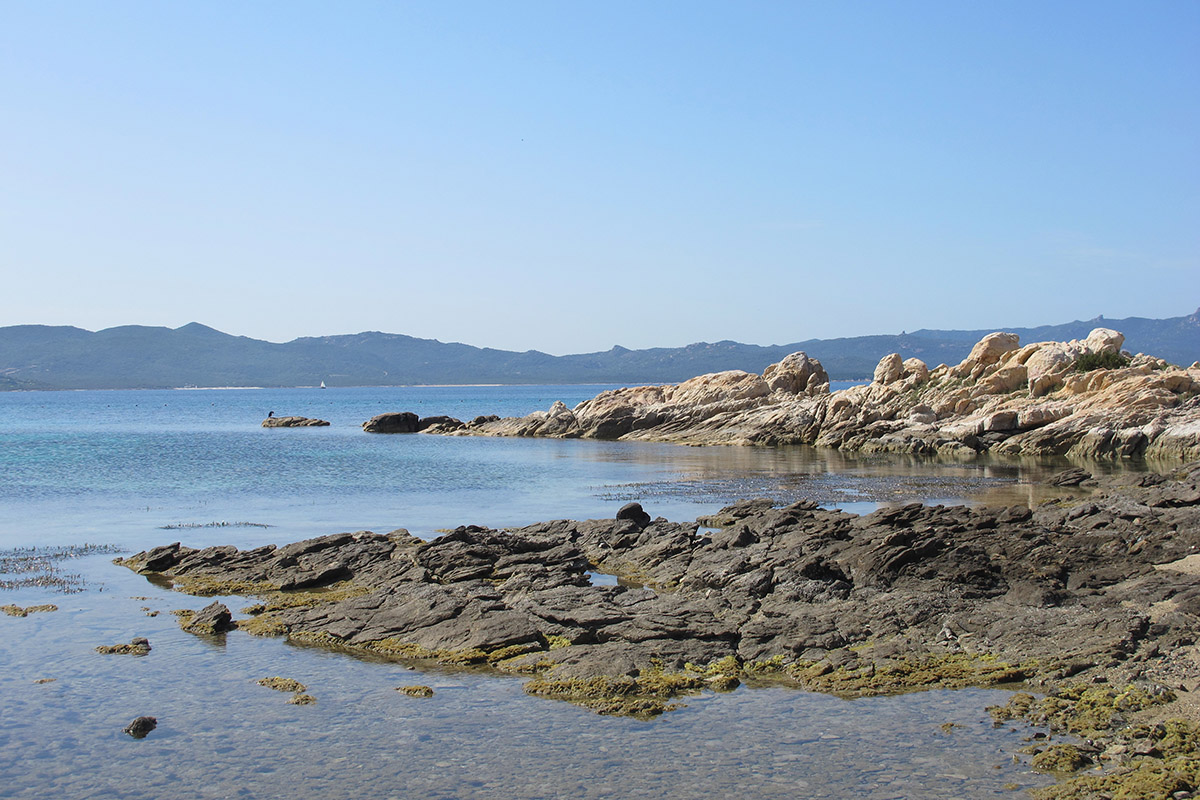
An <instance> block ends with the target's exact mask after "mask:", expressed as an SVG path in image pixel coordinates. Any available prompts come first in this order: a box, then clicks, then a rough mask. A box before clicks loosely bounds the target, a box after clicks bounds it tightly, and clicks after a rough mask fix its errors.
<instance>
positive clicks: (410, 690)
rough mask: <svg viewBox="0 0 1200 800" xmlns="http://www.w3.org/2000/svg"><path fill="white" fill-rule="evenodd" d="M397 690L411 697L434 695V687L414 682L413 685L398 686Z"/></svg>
mask: <svg viewBox="0 0 1200 800" xmlns="http://www.w3.org/2000/svg"><path fill="white" fill-rule="evenodd" d="M396 691H397V692H400V694H406V695H408V696H409V697H433V689H432V688H431V687H429V686H424V685H421V684H414V685H412V686H397V687H396Z"/></svg>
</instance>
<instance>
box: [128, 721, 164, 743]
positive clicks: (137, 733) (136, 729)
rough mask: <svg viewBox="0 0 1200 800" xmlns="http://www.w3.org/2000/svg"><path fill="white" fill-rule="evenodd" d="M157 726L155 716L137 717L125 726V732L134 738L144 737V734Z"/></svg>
mask: <svg viewBox="0 0 1200 800" xmlns="http://www.w3.org/2000/svg"><path fill="white" fill-rule="evenodd" d="M157 727H158V718H157V717H138V718H137V719H135V720H134V721H133V722H131V723H129V724H128V725H126V726H125V733H128V734H129V735H130V736H132V737H133V738H135V739H145V738H146V735H147V734H148V733H150V731H152V730H154V729H155V728H157Z"/></svg>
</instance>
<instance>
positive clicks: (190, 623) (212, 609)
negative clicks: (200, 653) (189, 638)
mask: <svg viewBox="0 0 1200 800" xmlns="http://www.w3.org/2000/svg"><path fill="white" fill-rule="evenodd" d="M179 624H180V627H182V628H183V629H184V630H185V631H187V632H188V633H201V634H209V635H211V634H215V633H224V632H225V631H228V630H232V629H233V628H234V627H235V625H234V623H233V615H232V614H230V613H229V609H228V608H227V607H226V606H225V604H224V603H218V602H216V601H213V602H211V603H209V604H208V605H206V606H205V607H204V608H202V609H200V610H199V611H196V612H189V613H181V614H180V615H179Z"/></svg>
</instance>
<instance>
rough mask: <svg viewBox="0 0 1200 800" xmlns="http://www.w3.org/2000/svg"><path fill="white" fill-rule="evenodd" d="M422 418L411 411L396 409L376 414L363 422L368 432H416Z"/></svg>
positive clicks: (363, 427) (363, 426)
mask: <svg viewBox="0 0 1200 800" xmlns="http://www.w3.org/2000/svg"><path fill="white" fill-rule="evenodd" d="M420 424H421V420H420V418H419V417H418V416H417V415H416V414H414V413H412V412H411V411H395V412H389V413H387V414H376V415H375V416H373V417H371V418H370V419H369V420H367V421H366V422H364V423H363V424H362V429H363V430H364V431H366V432H367V433H416V432H417V431H418V430H420Z"/></svg>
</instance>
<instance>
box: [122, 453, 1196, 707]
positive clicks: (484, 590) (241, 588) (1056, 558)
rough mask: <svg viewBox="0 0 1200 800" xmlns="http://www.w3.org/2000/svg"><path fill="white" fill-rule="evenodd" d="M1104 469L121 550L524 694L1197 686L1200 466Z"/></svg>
mask: <svg viewBox="0 0 1200 800" xmlns="http://www.w3.org/2000/svg"><path fill="white" fill-rule="evenodd" d="M1112 480H1114V481H1116V480H1121V481H1123V482H1124V483H1123V484H1121V485H1111V486H1109V487H1102V488H1099V489H1097V490H1095V492H1094V493H1087V492H1083V493H1081V496H1080V497H1079V498H1078V500H1077V501H1075V502H1069V503H1049V504H1046V505H1043V506H1041V507H1039V508H1037V509H1036V510H1030V509H1029V508H1024V507H1012V508H1006V509H985V508H968V507H942V506H932V507H930V506H923V505H920V504H912V505H906V506H900V507H891V508H884V509H881V510H879V511H876V512H874V513H872V514H868V515H866V516H856V515H853V514H848V513H845V512H842V511H830V510H825V509H821V508H818V507H817V506H816V505H815V504H813V503H811V502H801V503H796V504H793V505H790V506H787V507H784V508H777V507H773V506H772V504H771V503H770V502H769V501H748V502H743V503H739V504H736V505H733V506H730V507H728V508H725V509H724V510H722V511H721V512H720V513H718V514H716V515H714V516H713V517H711V518H706V519H702V520H699V521H697V522H682V523H681V522H668V521H667V520H664V519H661V518H660V519H654V520H649V519H647V518H646V517H645V516H643V515H642V514H641V513H638V512H640V511H641V509H637V508H631V507H627V508H626V509H623V511H622V516H621V518H619V519H607V520H587V521H570V520H557V521H553V522H545V523H540V524H536V525H530V526H528V527H524V528H519V529H514V530H507V531H498V530H491V529H487V528H480V527H476V526H467V527H461V528H458V529H457V530H455V531H453V532H452V533H449V534H446V535H444V536H441V537H439V538H437V539H434V540H432V541H428V542H427V541H422V540H420V539H417V538H416V537H413V536H411V535H409V534H408V533H407V532H405V531H396V532H393V533H391V534H386V535H383V534H374V533H369V532H358V533H340V534H334V535H330V536H324V537H320V538H317V539H311V540H307V541H303V542H297V543H295V544H289V545H286V546H283V547H275V546H273V545H271V546H266V547H261V548H258V549H255V550H247V551H240V550H237V549H236V548H234V547H232V546H215V547H207V548H204V549H200V550H196V549H192V548H189V547H185V546H183V545H181V544H179V543H176V544H171V545H166V546H162V547H157V548H154V549H153V550H150V551H147V552H144V553H139V554H137V555H134V556H131V557H129V558H126V559H123V560H122V559H118V563H122V564H124V565H125V566H128V567H130V568H132V569H135V570H137V571H138V572H141V573H143V574H147V575H155V574H157V575H161V576H163V577H166V578H168V579H170V580H171V581H173V582H174V583H175V585H176V588H179V589H181V590H183V591H187V592H191V593H194V594H206V595H214V594H216V595H232V594H241V595H255V596H258V597H260V598H262V599H263V601H264V602H263V603H262V604H261V605H259V606H257V607H253V608H251V609H248V611H251V612H253V613H254V616H252V617H251V618H249V619H244V620H241V621H238V622H236V623H235V624H236V626H237V627H238V628H243V629H246V630H249V631H251V632H254V633H267V634H279V635H286V636H288V637H289V638H291V639H293V640H295V641H301V642H304V641H307V642H311V643H317V644H323V645H326V646H331V647H337V648H349V649H355V648H358V649H362V650H364V651H372V652H375V653H380V654H384V655H389V656H395V657H399V658H417V659H422V658H424V659H434V660H438V661H443V662H449V663H472V664H482V665H490V666H493V667H496V668H498V669H502V670H506V671H510V672H519V673H529V674H531V675H536V676H537V677H536V679H535V682H534V683H533V684H532V685H531V687H530V691H531V692H534V693H539V694H548V695H551V696H563V697H565V699H574V700H576V701H577V702H584V703H585V704H591V701H597V702H601V701H602V705H601V708H602V709H603V710H610V711H616V712H619V713H640V712H645V711H648V710H650V711H652V710H653V709H655V708H656V709H657V710H658V711H661V710H662V708H663V703H661V702H660V703H658V705H657V706H655V705H654V704H653V702H651V701H653V700H654V698H659V699H660V700H661V699H663V698H666V697H669V696H671V695H672V694H675V693H677V691H679V690H682V689H689V688H691V689H694V688H698V687H702V686H707V685H709V683H710V682H711V681H714V680H717V679H720V681H724V682H726V683H728V681H730V680H731V679H734V678H736V679H739V680H740V679H745V678H747V677H754V676H767V677H771V676H775V677H778V678H781V679H787V680H791V681H794V682H797V683H799V684H800V685H804V686H808V687H810V688H819V689H824V690H827V691H839V692H844V693H847V694H863V693H867V694H870V693H876V692H880V691H894V690H896V689H901V688H909V687H910V686H913V685H915V686H926V685H961V684H972V683H976V684H978V683H985V684H986V683H995V682H999V681H1015V680H1021V679H1033V678H1043V679H1048V678H1049V679H1052V678H1062V677H1064V676H1068V675H1070V676H1080V675H1092V676H1103V679H1105V680H1113V681H1128V680H1131V679H1135V678H1141V677H1157V678H1158V679H1160V680H1162V679H1166V678H1170V677H1171V676H1170V670H1171V669H1172V668H1178V669H1181V670H1183V671H1184V672H1182V673H1180V675H1178V676H1176V677H1175V678H1174V681H1175V682H1178V680H1181V679H1186V680H1188V681H1194V680H1195V679H1196V678H1197V677H1200V665H1197V664H1196V663H1194V662H1192V661H1187V662H1186V663H1184V662H1179V663H1178V664H1176V663H1174V662H1172V661H1171V660H1170V659H1171V658H1172V654H1174V653H1178V652H1182V651H1183V650H1184V649H1186V648H1188V647H1190V645H1192V644H1193V643H1194V642H1195V632H1196V631H1197V630H1200V584H1198V583H1197V578H1196V573H1197V564H1196V561H1197V559H1200V464H1198V465H1193V466H1192V467H1191V468H1188V469H1186V470H1184V471H1181V472H1180V473H1179V474H1177V475H1176V476H1175V478H1174V479H1171V480H1168V479H1164V478H1163V477H1162V476H1159V475H1154V474H1147V473H1133V474H1132V477H1124V478H1121V479H1112ZM702 525H704V526H711V528H712V529H711V530H708V531H702V530H701V526H702ZM589 571H599V572H602V573H606V574H609V575H615V576H617V577H618V578H619V579H620V584H619V585H616V586H594V585H591V583H590V581H589V576H588V572H589ZM666 676H674V677H672V678H671V680H672V681H678V682H681V683H678V685H675V684H672V687H671V688H670V690H668V689H664V688H663V685H662V684H661V681H662V680H666ZM580 681H582V682H584V683H583V684H580V683H579V682H580ZM589 681H590V682H595V681H600V682H601V683H602V685H599V686H595V685H593V686H592V689H591V690H586V686H587V685H591V684H588V682H589ZM735 683H736V681H735ZM622 687H623V688H622ZM585 690H586V691H585ZM588 691H592V692H593V694H594V695H595V696H591V697H589V695H588V693H587V692H588ZM597 698H599V699H597ZM631 698H633V699H635V700H636V701H637V704H635V705H634V706H633V708H632V710H630V708H628V707H627V706H626V705H625V703H626V701H629V700H630V699H631ZM604 704H607V705H604Z"/></svg>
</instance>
